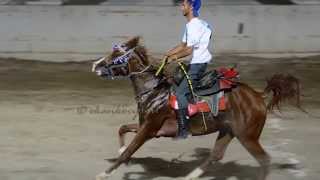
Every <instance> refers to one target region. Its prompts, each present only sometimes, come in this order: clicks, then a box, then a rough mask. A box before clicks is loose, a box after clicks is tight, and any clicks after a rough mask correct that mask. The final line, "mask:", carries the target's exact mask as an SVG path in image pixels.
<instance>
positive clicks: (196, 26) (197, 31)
mask: <svg viewBox="0 0 320 180" xmlns="http://www.w3.org/2000/svg"><path fill="white" fill-rule="evenodd" d="M211 34H212V30H211V28H210V26H209V24H208V23H207V22H205V21H203V20H201V19H199V18H193V19H191V21H190V22H188V23H187V25H186V29H185V31H184V34H183V38H182V42H184V43H187V46H188V47H193V53H192V60H191V64H195V63H208V62H210V60H211V58H212V55H211V54H210V52H209V50H208V47H209V44H210V38H211Z"/></svg>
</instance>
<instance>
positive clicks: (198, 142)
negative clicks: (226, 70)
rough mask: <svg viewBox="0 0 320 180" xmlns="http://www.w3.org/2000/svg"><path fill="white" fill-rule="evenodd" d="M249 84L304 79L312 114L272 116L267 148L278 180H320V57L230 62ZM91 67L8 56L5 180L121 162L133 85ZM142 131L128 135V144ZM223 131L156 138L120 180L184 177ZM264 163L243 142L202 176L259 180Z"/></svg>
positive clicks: (91, 172)
mask: <svg viewBox="0 0 320 180" xmlns="http://www.w3.org/2000/svg"><path fill="white" fill-rule="evenodd" d="M233 64H237V65H238V68H239V71H240V72H241V79H242V81H243V82H247V83H248V84H250V85H251V86H253V87H254V88H256V89H260V90H261V89H263V88H264V86H265V85H266V84H265V79H266V78H267V77H269V76H270V75H272V74H274V73H279V72H284V73H291V74H293V75H295V76H296V77H298V78H299V79H300V80H301V82H302V92H303V97H302V103H303V106H304V108H305V109H306V110H307V111H308V114H305V113H302V112H301V111H300V110H297V109H295V108H293V107H291V106H285V107H284V108H283V110H282V113H279V112H274V113H270V114H268V120H267V123H266V126H265V129H264V131H263V134H262V138H261V142H262V144H263V146H264V147H265V149H266V150H267V151H268V153H269V154H270V155H271V156H272V158H273V159H272V170H271V173H270V176H269V177H268V179H270V180H271V179H272V180H295V179H303V180H318V179H319V175H320V157H319V156H320V155H319V154H318V153H319V151H320V141H319V137H320V112H319V107H320V91H319V88H320V71H319V69H320V56H313V57H307V58H298V57H297V58H280V59H264V58H253V57H235V56H224V57H217V58H216V59H215V64H214V66H225V65H227V66H231V65H233ZM89 70H90V63H88V62H83V63H71V62H70V63H49V62H41V61H25V60H16V59H3V58H2V59H0V99H1V101H0V159H1V161H0V180H91V179H93V178H94V176H95V175H96V174H97V173H100V172H101V171H103V170H105V169H106V168H107V167H109V166H110V165H111V162H110V161H106V160H104V159H109V160H110V159H111V160H112V159H114V158H116V157H117V156H118V148H119V147H118V139H117V130H118V127H119V126H120V125H121V124H125V123H132V122H133V120H132V118H133V116H134V113H135V108H136V106H135V101H134V98H133V91H132V88H131V84H130V82H129V81H126V80H121V81H107V80H103V79H100V78H99V77H97V76H95V74H92V73H90V72H89ZM131 138H132V134H131V135H128V140H130V139H131ZM215 138H216V134H213V135H208V136H203V137H191V138H189V139H187V140H181V141H173V140H171V139H168V138H160V139H155V140H152V141H149V142H148V143H147V144H145V145H144V146H143V147H142V148H141V149H140V150H139V151H138V152H137V153H136V154H134V156H133V158H132V160H131V161H130V163H129V165H128V166H126V165H123V166H121V167H120V168H119V169H118V170H117V171H116V172H115V173H114V174H113V176H112V178H110V179H115V180H121V179H123V180H134V179H139V180H150V179H152V180H166V179H180V178H182V177H183V176H185V175H186V174H188V173H189V172H190V171H191V170H192V169H194V168H195V167H197V166H198V165H199V164H200V163H201V162H202V161H203V159H204V158H206V157H207V156H208V154H209V150H210V149H211V147H212V146H213V143H214V140H215ZM257 170H258V164H257V163H256V162H255V160H254V159H253V158H252V157H251V156H250V155H249V154H248V153H247V152H246V150H245V149H244V148H243V147H242V146H241V145H240V144H239V142H238V141H237V140H236V139H234V140H233V142H232V143H231V145H230V146H229V148H228V149H227V152H226V156H225V158H224V159H223V160H222V161H221V162H220V163H218V164H216V165H214V166H212V167H211V170H210V171H209V172H207V173H206V174H204V175H203V177H202V178H201V179H204V180H209V179H210V180H211V179H218V180H235V179H239V180H254V179H255V177H256V173H257Z"/></svg>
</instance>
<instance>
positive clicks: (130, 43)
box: [124, 36, 140, 49]
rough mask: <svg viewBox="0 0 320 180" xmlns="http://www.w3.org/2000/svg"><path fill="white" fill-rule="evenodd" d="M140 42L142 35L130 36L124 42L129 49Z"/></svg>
mask: <svg viewBox="0 0 320 180" xmlns="http://www.w3.org/2000/svg"><path fill="white" fill-rule="evenodd" d="M139 42H140V36H134V37H132V38H130V39H129V40H128V41H127V42H125V43H124V44H125V46H126V47H127V48H128V49H132V48H134V47H136V46H138V44H139Z"/></svg>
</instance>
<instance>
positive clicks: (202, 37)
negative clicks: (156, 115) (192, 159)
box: [166, 0, 212, 138]
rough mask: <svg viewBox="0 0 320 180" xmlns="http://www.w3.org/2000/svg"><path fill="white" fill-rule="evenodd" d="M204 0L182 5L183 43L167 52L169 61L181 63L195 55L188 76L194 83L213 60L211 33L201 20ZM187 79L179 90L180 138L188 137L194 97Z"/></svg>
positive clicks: (185, 0) (177, 92)
mask: <svg viewBox="0 0 320 180" xmlns="http://www.w3.org/2000/svg"><path fill="white" fill-rule="evenodd" d="M200 8H201V0H184V1H183V3H182V4H181V10H182V13H183V16H185V17H186V18H187V21H188V23H187V24H186V27H185V31H184V34H183V38H182V42H181V43H180V44H179V45H177V46H176V47H174V48H173V49H171V50H169V51H168V52H167V53H166V57H167V59H168V61H174V60H178V59H180V58H183V57H186V56H189V55H191V54H192V59H191V62H190V67H189V71H188V75H189V77H190V80H191V83H192V84H194V85H195V84H197V82H198V81H199V79H200V78H201V76H202V75H203V73H204V72H205V71H206V68H207V64H208V63H209V62H210V61H211V58H212V56H211V54H210V52H209V50H208V46H209V43H210V39H211V34H212V30H211V28H210V26H209V25H208V23H207V22H205V21H203V20H201V19H199V12H200ZM190 88H191V87H190V85H189V82H188V77H186V76H185V77H184V79H183V80H182V82H181V83H180V84H179V85H178V87H177V88H176V96H177V100H178V106H179V109H178V117H179V118H178V127H179V130H178V135H177V136H178V138H187V137H188V130H187V127H188V125H187V123H188V116H187V107H188V95H189V94H191V90H190Z"/></svg>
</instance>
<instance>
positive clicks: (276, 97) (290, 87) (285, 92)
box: [263, 74, 305, 112]
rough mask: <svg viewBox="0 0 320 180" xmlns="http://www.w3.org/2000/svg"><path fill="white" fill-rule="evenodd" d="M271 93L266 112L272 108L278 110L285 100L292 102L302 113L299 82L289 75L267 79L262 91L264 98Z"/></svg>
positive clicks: (276, 75) (277, 75) (279, 75)
mask: <svg viewBox="0 0 320 180" xmlns="http://www.w3.org/2000/svg"><path fill="white" fill-rule="evenodd" d="M270 92H272V93H273V94H272V98H271V100H270V101H269V102H268V104H267V109H268V111H272V110H273V109H274V107H277V109H278V110H280V106H281V102H283V101H285V100H287V101H288V100H289V101H291V100H294V102H295V103H294V106H296V107H297V108H299V109H300V110H302V111H304V112H305V110H303V109H302V107H301V101H300V96H301V94H300V92H301V85H300V80H299V79H297V78H296V77H294V76H292V75H290V74H286V75H285V74H275V75H273V76H272V77H271V78H269V79H267V86H266V88H265V89H264V93H263V94H264V96H266V95H268V94H269V93H270Z"/></svg>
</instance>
